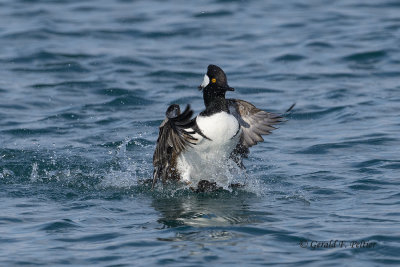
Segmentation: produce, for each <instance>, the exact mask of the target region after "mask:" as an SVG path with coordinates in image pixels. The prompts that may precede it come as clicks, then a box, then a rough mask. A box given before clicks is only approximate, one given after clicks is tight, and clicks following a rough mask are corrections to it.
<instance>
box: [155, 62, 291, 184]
mask: <svg viewBox="0 0 400 267" xmlns="http://www.w3.org/2000/svg"><path fill="white" fill-rule="evenodd" d="M199 90H202V91H203V98H204V105H205V110H203V111H202V112H201V113H200V114H199V115H197V117H195V118H193V119H192V118H191V117H192V115H193V111H192V110H191V108H190V106H189V105H188V106H187V107H186V109H185V110H184V111H183V112H181V110H180V107H179V105H176V104H173V105H171V106H169V107H168V109H167V111H166V118H165V119H164V121H163V122H162V123H161V125H160V128H159V135H158V139H157V145H156V149H155V152H154V156H153V165H154V173H153V187H154V185H155V183H156V182H157V181H159V180H161V181H162V182H163V183H165V182H167V181H181V182H184V183H186V184H188V185H190V187H191V188H192V189H193V190H196V191H207V190H213V189H216V188H219V187H224V186H227V183H228V182H229V179H228V177H227V165H229V163H230V162H234V163H235V164H236V165H237V166H239V167H240V168H242V169H244V165H243V158H246V157H247V156H248V154H249V148H250V147H252V146H254V145H255V144H257V143H258V142H262V141H264V139H263V138H262V135H267V134H270V133H271V131H272V130H274V129H276V128H275V127H274V125H275V124H278V123H280V122H282V119H283V117H282V116H281V115H277V114H273V113H270V112H266V111H263V110H261V109H258V108H256V107H255V106H254V105H253V104H251V103H249V102H246V101H244V100H240V99H226V98H225V94H226V92H227V91H234V89H233V88H232V87H230V86H229V85H228V82H227V78H226V75H225V72H224V71H223V70H222V69H221V68H220V67H218V66H216V65H209V66H208V68H207V73H206V74H205V75H204V79H203V82H202V84H201V85H200V86H199ZM293 106H294V105H293ZM293 106H292V107H290V109H292V108H293ZM290 109H289V110H290ZM289 110H288V111H289Z"/></svg>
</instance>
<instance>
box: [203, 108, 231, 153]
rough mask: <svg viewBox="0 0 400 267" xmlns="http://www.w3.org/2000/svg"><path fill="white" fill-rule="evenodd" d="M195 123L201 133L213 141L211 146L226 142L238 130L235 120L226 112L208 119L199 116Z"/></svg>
mask: <svg viewBox="0 0 400 267" xmlns="http://www.w3.org/2000/svg"><path fill="white" fill-rule="evenodd" d="M196 123H197V126H199V128H200V130H201V131H202V133H203V134H204V135H205V136H207V137H208V138H210V139H211V140H212V141H213V145H217V144H223V143H225V142H227V141H228V140H229V139H231V138H232V137H233V136H234V135H235V134H236V133H237V131H238V129H239V123H238V121H237V120H236V118H235V117H234V116H233V115H231V114H228V113H226V112H219V113H216V114H214V115H211V116H208V117H205V116H204V117H203V116H200V115H199V116H197V118H196Z"/></svg>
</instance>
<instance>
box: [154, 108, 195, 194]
mask: <svg viewBox="0 0 400 267" xmlns="http://www.w3.org/2000/svg"><path fill="white" fill-rule="evenodd" d="M192 115H193V111H192V110H191V109H190V106H189V105H188V106H186V109H185V110H184V111H183V112H182V113H180V108H179V105H176V104H174V105H171V106H169V107H168V109H167V112H166V118H165V120H164V121H163V122H162V123H161V125H160V131H159V134H158V139H157V145H156V149H155V151H154V155H153V166H154V172H153V187H154V185H155V183H156V182H157V180H158V179H162V181H165V180H167V179H168V178H171V179H173V178H174V177H172V176H173V175H174V173H173V172H174V169H173V161H174V160H176V157H177V155H179V153H181V152H182V151H183V150H185V149H186V148H187V147H188V146H190V145H192V144H195V142H196V141H197V139H196V138H193V137H192V136H191V134H192V133H194V132H193V131H192V130H191V129H190V128H192V127H193V125H194V124H195V120H192V119H191V117H192Z"/></svg>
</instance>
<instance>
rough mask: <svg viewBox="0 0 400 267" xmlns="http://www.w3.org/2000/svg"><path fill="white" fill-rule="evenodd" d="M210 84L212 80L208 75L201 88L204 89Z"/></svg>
mask: <svg viewBox="0 0 400 267" xmlns="http://www.w3.org/2000/svg"><path fill="white" fill-rule="evenodd" d="M209 83H210V78H208V75H207V74H206V75H204V79H203V82H202V83H201V85H200V87H201V88H203V89H204V88H205V87H206V86H207V85H208V84H209Z"/></svg>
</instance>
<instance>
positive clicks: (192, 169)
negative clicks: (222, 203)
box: [177, 112, 240, 186]
mask: <svg viewBox="0 0 400 267" xmlns="http://www.w3.org/2000/svg"><path fill="white" fill-rule="evenodd" d="M196 123H197V126H198V127H199V129H200V130H201V131H202V133H203V134H204V135H205V136H206V137H208V138H209V139H211V140H207V139H205V138H202V137H201V136H200V135H198V134H196V135H195V136H194V137H195V138H197V139H198V142H197V143H196V145H193V146H192V147H190V148H188V149H187V150H186V151H184V152H183V153H181V155H180V156H179V158H178V164H177V166H178V170H179V172H180V174H181V176H182V179H183V180H184V181H186V182H188V183H190V184H191V185H192V186H197V183H198V182H199V181H200V180H208V181H215V182H217V183H218V184H219V185H221V186H225V185H226V184H227V183H228V180H229V179H228V177H227V173H228V160H229V156H230V154H231V152H232V151H233V149H234V148H235V147H236V145H237V143H238V142H239V137H240V132H239V123H238V121H237V120H236V118H235V117H234V116H232V115H231V114H228V113H226V112H220V113H217V114H214V115H212V116H209V117H205V116H200V115H199V116H197V118H196Z"/></svg>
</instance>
